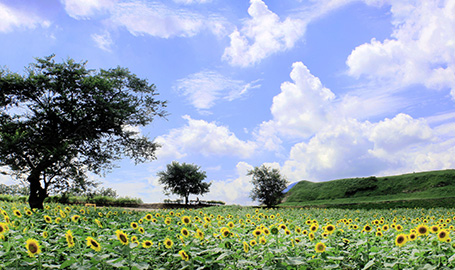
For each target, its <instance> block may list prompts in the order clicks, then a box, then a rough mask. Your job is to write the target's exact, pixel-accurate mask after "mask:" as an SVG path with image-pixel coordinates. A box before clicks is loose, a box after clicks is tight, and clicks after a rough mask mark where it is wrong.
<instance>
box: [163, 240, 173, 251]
mask: <svg viewBox="0 0 455 270" xmlns="http://www.w3.org/2000/svg"><path fill="white" fill-rule="evenodd" d="M173 245H174V242H172V240H171V239H169V238H166V239H164V247H166V248H167V249H169V248H171V247H172V246H173Z"/></svg>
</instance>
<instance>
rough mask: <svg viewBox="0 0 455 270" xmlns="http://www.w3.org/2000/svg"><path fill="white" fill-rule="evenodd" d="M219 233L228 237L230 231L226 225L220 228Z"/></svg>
mask: <svg viewBox="0 0 455 270" xmlns="http://www.w3.org/2000/svg"><path fill="white" fill-rule="evenodd" d="M221 235H223V237H228V236H230V235H231V231H229V229H228V228H227V227H223V228H221Z"/></svg>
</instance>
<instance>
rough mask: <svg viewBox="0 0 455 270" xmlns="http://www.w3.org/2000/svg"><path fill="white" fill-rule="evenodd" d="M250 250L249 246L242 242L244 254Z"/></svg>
mask: <svg viewBox="0 0 455 270" xmlns="http://www.w3.org/2000/svg"><path fill="white" fill-rule="evenodd" d="M249 250H250V246H248V243H247V242H245V241H243V251H245V253H248V251H249Z"/></svg>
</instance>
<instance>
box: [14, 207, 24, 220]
mask: <svg viewBox="0 0 455 270" xmlns="http://www.w3.org/2000/svg"><path fill="white" fill-rule="evenodd" d="M13 213H14V215H15V216H16V217H18V218H20V217H22V214H21V212H20V211H19V210H17V209H16V210H14V211H13Z"/></svg>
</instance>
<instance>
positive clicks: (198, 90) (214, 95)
mask: <svg viewBox="0 0 455 270" xmlns="http://www.w3.org/2000/svg"><path fill="white" fill-rule="evenodd" d="M256 82H257V81H255V82H250V83H245V82H244V81H241V80H233V79H230V78H227V77H225V76H223V75H221V74H220V73H218V72H215V71H202V72H198V73H195V74H191V75H189V76H188V77H186V78H184V79H180V80H178V81H177V84H176V86H175V88H176V89H177V90H178V91H179V92H180V93H181V94H183V95H184V96H186V97H187V98H188V100H189V101H190V102H191V104H192V105H193V106H194V107H196V108H197V109H198V110H206V109H210V108H211V107H212V106H213V105H215V102H216V101H217V100H218V99H220V98H223V99H226V100H229V101H232V100H234V99H238V98H240V97H241V96H243V95H245V94H246V93H247V92H248V90H249V89H252V88H257V87H259V86H260V85H256Z"/></svg>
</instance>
